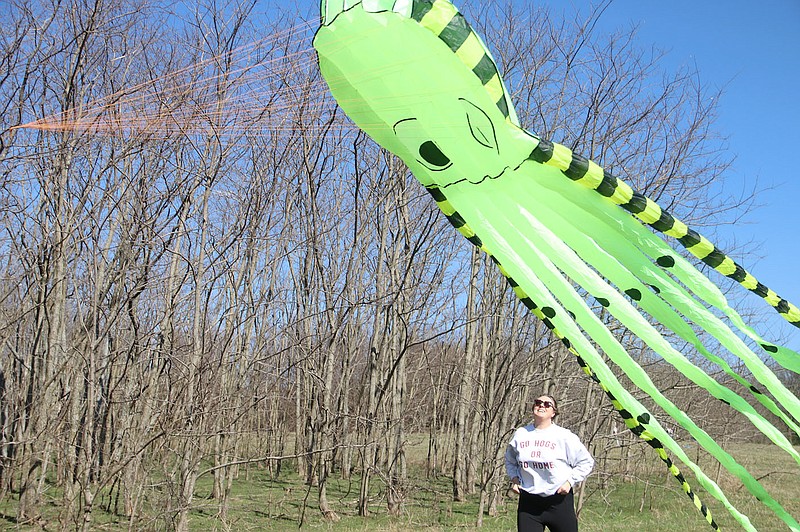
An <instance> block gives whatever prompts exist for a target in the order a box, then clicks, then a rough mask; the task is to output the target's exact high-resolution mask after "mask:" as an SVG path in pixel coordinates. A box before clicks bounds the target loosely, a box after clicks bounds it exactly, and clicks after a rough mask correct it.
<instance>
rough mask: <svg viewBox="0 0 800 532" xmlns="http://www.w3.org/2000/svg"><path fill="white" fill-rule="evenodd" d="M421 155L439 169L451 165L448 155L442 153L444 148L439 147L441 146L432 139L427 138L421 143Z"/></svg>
mask: <svg viewBox="0 0 800 532" xmlns="http://www.w3.org/2000/svg"><path fill="white" fill-rule="evenodd" d="M419 155H420V157H422V158H423V159H424V160H425V162H427V163H428V164H430V165H432V166H435V167H436V169H437V170H439V169H442V170H443V169H444V168H445V167H447V166H449V165H450V159H449V158H448V157H447V155H445V154H444V153H442V150H440V149H439V146H437V145H436V144H435V143H434V142H433V141H432V140H426V141H425V142H423V143H422V144H421V145H420V147H419Z"/></svg>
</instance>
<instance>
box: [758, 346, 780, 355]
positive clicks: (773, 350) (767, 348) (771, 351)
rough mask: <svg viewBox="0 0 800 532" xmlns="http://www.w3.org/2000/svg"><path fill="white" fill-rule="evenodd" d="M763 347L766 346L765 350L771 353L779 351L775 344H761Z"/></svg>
mask: <svg viewBox="0 0 800 532" xmlns="http://www.w3.org/2000/svg"><path fill="white" fill-rule="evenodd" d="M761 347H763V348H764V351H769V352H770V353H777V352H778V348H777V347H775V346H774V345H767V344H761Z"/></svg>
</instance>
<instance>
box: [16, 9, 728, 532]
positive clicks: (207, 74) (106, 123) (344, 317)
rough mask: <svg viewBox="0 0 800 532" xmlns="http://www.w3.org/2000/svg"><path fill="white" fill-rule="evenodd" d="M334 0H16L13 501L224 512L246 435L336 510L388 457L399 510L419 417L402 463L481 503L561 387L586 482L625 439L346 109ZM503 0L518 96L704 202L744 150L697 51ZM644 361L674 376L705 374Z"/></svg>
mask: <svg viewBox="0 0 800 532" xmlns="http://www.w3.org/2000/svg"><path fill="white" fill-rule="evenodd" d="M315 7H316V6H310V7H309V8H308V9H309V11H308V12H300V13H294V12H292V13H288V12H287V13H283V12H278V11H276V10H273V9H271V8H265V7H264V6H262V5H260V4H257V3H256V4H254V3H245V2H241V3H239V2H235V1H232V2H227V3H225V4H224V5H220V4H219V3H218V2H200V3H198V4H197V5H196V6H192V8H191V10H190V9H189V8H188V7H186V6H184V7H183V8H180V9H179V8H178V7H176V6H172V5H171V4H161V3H158V2H149V1H147V0H143V1H126V0H68V1H65V2H57V3H50V2H45V1H41V0H10V1H9V2H5V4H4V6H3V7H2V11H3V12H4V13H3V19H4V24H3V28H2V30H0V39H1V40H0V66H1V67H2V69H1V70H2V74H1V75H0V108H1V109H2V114H1V115H0V141H2V142H1V143H0V187H2V192H0V202H2V208H0V220H2V221H1V223H2V233H1V234H0V257H1V258H2V277H0V350H1V352H0V401H1V403H0V498H2V499H3V500H12V501H14V505H15V507H16V516H15V521H16V522H17V523H18V524H24V523H29V522H36V520H37V519H39V518H40V517H41V513H42V506H43V503H44V501H45V500H48V499H47V498H48V497H50V499H49V500H52V491H51V488H52V487H55V488H56V490H57V491H56V492H57V493H58V494H59V496H58V498H59V500H57V501H56V503H57V505H58V507H59V509H60V510H59V513H58V519H59V523H60V525H59V526H60V527H61V528H75V529H83V530H89V529H90V528H91V526H92V522H93V512H94V511H95V504H96V500H97V498H98V496H99V495H100V494H109V493H111V494H112V497H113V498H114V499H115V500H117V501H118V504H117V505H116V506H115V511H117V512H118V513H119V514H121V515H122V516H125V518H126V519H128V520H129V522H130V523H131V526H132V528H133V529H136V528H140V527H144V526H145V525H144V524H143V523H144V522H145V521H146V520H147V519H152V518H153V516H156V518H158V519H160V520H162V521H166V522H168V523H170V527H171V528H174V529H175V530H180V531H183V530H187V529H188V524H189V521H188V518H189V512H190V511H191V509H192V507H193V504H195V502H194V499H193V498H194V497H195V485H196V482H197V480H198V478H199V476H200V475H206V474H207V475H213V478H214V489H213V493H212V496H213V498H214V499H215V500H216V501H218V503H219V515H220V517H221V518H222V519H224V517H225V515H226V512H227V511H228V506H227V502H228V499H227V497H228V494H229V493H230V490H231V488H232V486H233V485H234V484H235V482H236V480H237V475H238V473H239V471H240V469H241V467H242V466H243V465H244V464H250V463H253V464H259V465H260V466H262V467H265V468H268V470H269V471H270V472H271V474H272V475H274V476H275V477H278V476H280V475H283V474H287V473H286V472H285V471H284V468H285V467H286V466H287V464H290V465H291V471H292V474H295V473H294V472H295V471H296V472H297V473H298V474H299V475H301V477H302V478H303V479H304V480H305V481H306V482H308V483H309V484H311V485H313V486H316V487H317V490H316V491H315V493H316V494H317V495H318V498H317V503H318V506H319V510H320V511H321V512H322V513H323V514H325V515H326V516H327V517H329V518H331V519H335V518H336V511H335V508H334V506H333V505H332V504H331V503H330V501H329V500H328V498H327V495H326V482H327V481H328V479H329V478H331V476H332V475H338V476H343V477H349V478H355V479H357V480H358V481H359V482H358V486H360V493H359V494H358V501H359V502H358V511H359V513H360V514H362V515H368V514H369V512H370V505H374V504H376V503H375V502H374V501H371V500H370V497H369V495H370V488H371V486H374V484H375V483H379V484H381V485H382V486H383V492H384V493H385V494H386V496H385V499H384V500H383V501H381V502H380V504H385V505H387V507H388V511H389V512H390V513H397V514H399V513H400V512H401V511H402V507H403V501H404V498H405V497H406V496H407V493H405V492H404V486H405V483H404V479H406V478H407V477H408V475H409V474H412V472H410V471H409V468H408V464H407V461H406V457H405V445H406V442H407V436H408V435H409V434H411V433H424V434H426V435H427V438H428V455H427V460H426V467H425V471H424V472H418V471H415V472H413V474H422V473H424V474H425V475H429V476H442V475H444V476H445V477H447V478H452V486H453V498H454V500H463V499H464V498H465V497H466V496H467V495H473V494H475V493H476V492H478V493H480V496H481V498H480V500H481V515H483V513H484V512H488V513H490V514H491V512H492V511H494V510H493V509H494V508H496V505H497V504H498V501H499V500H500V498H501V497H503V496H504V493H505V482H506V481H505V479H504V475H503V472H502V470H501V457H502V453H503V450H504V448H505V443H506V441H507V440H508V438H509V434H510V431H511V430H512V429H513V427H514V426H516V425H519V424H520V423H524V422H525V420H527V419H528V415H529V411H530V404H529V400H530V399H531V398H532V397H533V396H536V395H538V394H539V393H541V391H543V390H547V391H550V392H551V393H553V394H555V396H556V397H557V398H558V399H559V400H560V402H561V410H562V411H563V412H564V416H563V417H562V420H563V423H564V424H565V425H568V426H570V428H572V429H573V430H575V431H576V432H578V433H579V434H580V435H581V436H582V437H583V438H584V440H585V441H586V442H587V443H588V444H589V445H590V446H591V447H592V450H593V452H594V453H595V454H596V456H598V459H599V460H598V464H599V465H600V468H599V470H598V472H597V473H596V475H595V480H593V481H594V482H598V483H601V482H602V479H603V469H602V465H603V460H602V458H603V456H606V455H607V454H608V453H610V452H611V450H612V449H613V448H615V447H619V446H620V445H623V444H624V445H626V446H629V445H630V444H631V442H632V441H633V438H630V439H621V438H618V437H615V438H613V439H612V438H609V437H608V435H610V434H616V428H621V427H622V425H621V424H619V423H618V422H617V421H616V420H615V418H614V416H613V415H612V414H611V409H610V407H609V406H608V404H607V402H606V401H605V400H604V398H603V396H602V394H601V392H600V390H598V389H597V388H596V387H594V386H592V385H591V383H590V382H587V380H586V379H585V377H583V376H582V375H583V374H582V373H581V372H580V371H579V370H578V367H577V365H576V364H575V363H574V361H573V360H571V355H569V353H567V352H566V351H564V350H563V349H562V348H561V347H560V343H559V342H553V339H552V338H551V337H550V336H549V335H548V334H547V332H546V329H544V328H543V327H542V326H541V324H539V323H538V322H537V321H536V320H535V319H533V317H532V316H530V315H529V314H528V313H527V312H526V311H525V309H524V307H523V306H522V305H520V304H519V303H518V302H517V301H516V300H515V298H514V297H513V293H512V292H511V291H510V290H509V288H508V287H507V286H506V284H505V282H504V280H503V278H502V277H501V276H500V275H498V273H497V272H496V271H495V270H494V268H493V267H492V265H491V264H490V263H488V261H487V260H486V258H485V257H483V256H479V255H478V254H476V253H475V252H474V251H473V249H472V248H471V246H470V245H469V243H468V242H466V241H464V240H463V239H462V238H461V237H460V236H459V235H458V234H457V232H455V231H453V230H452V228H451V227H449V225H448V224H447V222H446V220H445V219H444V217H443V216H442V215H441V214H440V213H439V212H438V210H437V209H436V206H435V204H434V203H433V202H432V201H431V200H430V198H429V197H428V196H427V194H426V193H425V192H424V190H423V189H422V188H421V187H420V186H418V185H417V183H416V182H415V181H414V179H413V177H411V176H410V175H409V173H408V171H407V169H406V168H405V167H404V166H403V165H402V163H401V162H400V161H399V160H398V159H396V158H395V157H393V156H391V155H390V154H387V153H385V152H383V151H381V150H379V149H378V148H377V147H376V146H375V144H374V143H373V142H372V141H370V140H369V139H367V138H366V137H365V136H364V135H363V134H361V133H359V132H358V131H356V130H355V129H354V128H353V127H352V125H351V124H350V123H349V122H348V120H347V119H346V118H345V117H344V116H342V113H341V111H340V110H338V109H337V108H336V106H335V102H333V101H332V99H331V98H330V97H329V96H328V94H327V89H326V87H325V85H324V82H323V81H322V80H321V78H320V76H319V73H318V72H317V70H316V68H315V57H314V53H313V51H312V50H311V48H310V41H311V37H312V33H313V30H314V27H315V24H316V22H315V21H316V19H315V13H314V11H313V9H314V8H315ZM259 9H262V10H263V9H268V10H267V11H266V12H264V11H259ZM486 9H487V11H485V12H481V13H473V15H472V17H471V18H472V19H473V20H476V21H479V22H481V23H477V24H476V27H478V29H479V31H480V32H482V33H483V35H485V36H486V40H487V42H488V43H489V46H490V48H492V50H493V51H495V55H496V57H497V59H498V61H499V62H500V63H501V69H502V70H503V71H504V72H506V78H507V80H508V81H509V84H510V87H511V90H512V92H513V94H514V98H513V99H514V101H515V102H518V112H519V114H520V117H521V121H522V122H523V124H525V125H526V126H529V127H530V129H531V130H533V131H536V132H537V133H539V134H541V135H542V136H543V137H545V138H553V139H555V140H558V141H560V142H562V143H564V144H566V145H568V146H572V147H574V149H575V150H576V151H577V152H579V153H581V154H583V155H585V156H588V157H592V158H594V159H597V160H602V161H603V162H604V163H605V165H606V166H608V167H610V168H611V169H612V170H614V171H615V172H616V173H618V174H620V175H626V176H629V179H630V181H631V182H632V183H633V184H634V185H635V186H636V187H637V188H638V189H639V190H641V191H642V192H645V193H647V194H648V195H650V196H651V197H654V198H656V199H658V200H660V201H662V202H663V203H664V204H665V206H668V207H669V208H670V210H672V211H676V212H679V213H681V214H683V215H684V218H687V219H692V218H697V217H699V216H700V213H702V217H703V221H704V223H712V221H713V219H711V218H709V215H711V214H713V213H714V212H716V211H717V209H716V205H715V204H714V203H713V202H714V201H719V200H720V199H719V198H714V197H710V196H709V195H708V193H707V189H706V188H704V187H705V185H706V184H707V183H708V182H710V181H711V180H713V179H714V178H715V177H716V176H717V175H718V174H719V173H720V172H721V171H722V170H723V169H724V168H725V159H724V157H723V156H722V154H721V152H720V151H719V145H718V144H717V143H716V139H715V138H714V136H713V134H712V132H711V131H712V130H710V129H709V128H710V127H711V125H712V119H713V111H714V107H713V100H712V99H710V98H706V97H705V96H707V94H706V93H705V92H704V91H703V89H702V87H701V86H699V85H698V84H697V79H696V77H695V76H693V75H692V73H691V72H681V73H678V74H676V75H673V76H667V77H664V76H662V73H661V71H660V69H659V66H658V65H659V57H658V56H657V55H652V54H650V53H647V54H646V53H643V52H640V51H637V50H636V49H635V48H633V47H632V45H631V43H630V40H629V37H630V35H629V34H618V35H612V36H604V35H594V34H592V33H591V31H590V30H591V28H592V25H591V22H592V21H593V20H595V19H596V17H597V14H595V13H592V14H589V15H588V17H587V19H586V21H583V20H581V21H580V22H579V23H568V22H564V21H560V20H557V19H555V18H553V17H552V15H550V14H549V13H548V12H547V11H543V10H533V8H531V9H532V10H531V11H530V12H525V13H520V12H515V11H513V10H510V9H509V10H505V9H502V8H491V9H490V8H486ZM492 9H496V10H495V11H492ZM304 17H305V20H308V21H309V22H304V21H303V18H304ZM42 118H46V120H44V121H42V122H39V123H38V124H36V125H37V127H36V128H19V127H18V126H20V125H23V124H27V123H29V122H31V121H34V120H38V119H42ZM728 207H729V208H730V205H729V206H728ZM693 213H698V214H697V215H696V216H692V214H693ZM619 335H620V337H622V338H625V331H624V330H621V329H620V330H619ZM630 345H631V348H632V349H633V350H636V349H637V346H636V345H635V344H630ZM641 356H642V359H643V360H646V358H647V356H648V353H647V352H645V351H642V353H641ZM650 371H651V374H652V375H653V379H654V380H655V381H656V382H657V383H659V385H662V386H663V387H664V388H665V389H672V390H673V391H674V393H675V395H676V398H675V401H676V402H677V403H678V404H689V403H690V402H692V403H693V404H695V405H697V404H701V405H702V404H703V402H704V401H707V400H708V399H707V398H704V396H702V395H701V394H698V393H697V391H696V390H693V389H692V388H689V387H685V386H676V382H678V381H677V380H676V378H675V377H674V375H673V374H672V373H671V372H670V371H669V370H668V369H667V368H662V367H661V365H660V364H659V363H658V362H657V361H655V362H653V363H652V364H651V367H650ZM695 411H697V410H696V409H695ZM700 411H701V412H702V410H700ZM708 415H709V416H713V415H715V414H714V410H713V409H709V413H708ZM731 425H732V424H731ZM710 426H711V427H712V429H711V430H721V431H725V430H733V428H732V427H729V425H728V424H726V423H720V424H719V426H718V427H717V426H716V424H714V423H710ZM155 486H158V487H157V488H156V487H155ZM137 523H138V524H137Z"/></svg>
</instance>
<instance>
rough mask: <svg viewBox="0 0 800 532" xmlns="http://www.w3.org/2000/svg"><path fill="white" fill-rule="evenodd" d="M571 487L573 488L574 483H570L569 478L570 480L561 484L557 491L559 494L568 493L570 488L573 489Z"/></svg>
mask: <svg viewBox="0 0 800 532" xmlns="http://www.w3.org/2000/svg"><path fill="white" fill-rule="evenodd" d="M571 489H572V484H570V483H569V480H568V481H566V482H564V483H563V484H561V487H560V488H558V490H557V491H556V493H558V494H559V495H566V494H567V493H569V490H571Z"/></svg>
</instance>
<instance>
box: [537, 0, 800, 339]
mask: <svg viewBox="0 0 800 532" xmlns="http://www.w3.org/2000/svg"><path fill="white" fill-rule="evenodd" d="M536 1H537V2H539V3H540V4H542V5H546V6H549V7H550V8H551V9H552V12H553V14H555V15H558V14H562V13H563V14H565V15H567V16H571V15H574V13H575V11H576V9H582V10H584V11H585V10H586V7H585V6H586V4H587V2H583V1H578V0H536ZM601 22H602V23H601V25H600V31H603V32H610V31H612V30H614V29H628V28H630V27H631V26H632V25H636V26H638V34H637V35H638V37H637V40H638V44H639V46H640V47H643V48H646V49H649V48H650V47H652V46H656V47H657V48H659V49H662V50H664V51H666V52H667V53H668V55H667V58H666V62H665V63H664V66H665V67H666V68H677V67H678V66H681V65H689V66H693V67H694V68H696V69H697V70H698V71H699V73H700V79H701V82H702V83H703V84H704V85H706V86H707V87H709V88H720V89H723V90H724V94H723V96H722V98H721V100H720V101H719V116H718V120H717V122H716V126H717V130H718V132H719V133H720V134H721V135H723V136H726V137H728V142H729V144H728V145H729V149H730V152H731V154H732V155H735V157H736V159H735V161H734V164H733V167H732V168H731V170H730V172H728V173H727V175H726V176H725V180H726V183H725V188H726V190H730V191H734V190H740V189H742V188H743V187H744V186H745V185H746V183H747V182H752V181H754V180H757V181H758V184H759V186H760V187H761V188H765V189H767V190H764V191H763V192H761V193H760V194H759V195H758V200H757V203H759V204H760V205H761V207H760V208H758V209H757V210H756V211H754V212H752V213H751V214H750V215H749V216H747V217H746V219H745V220H744V221H743V223H740V224H738V225H737V227H736V231H737V232H738V235H737V241H748V240H753V241H754V242H757V243H759V251H758V255H759V256H760V258H758V257H748V258H746V259H745V260H743V261H742V262H743V266H745V267H746V268H747V269H748V270H750V271H751V272H752V273H753V274H754V275H755V276H756V277H757V278H758V279H759V280H760V281H761V282H763V283H764V284H766V285H767V286H769V287H770V288H772V289H773V290H775V291H776V292H777V293H778V294H780V295H781V296H783V297H784V298H786V299H788V300H789V301H792V302H793V303H795V304H796V305H800V282H798V270H800V268H799V267H798V264H799V263H800V248H799V245H800V237H799V236H798V231H800V228H798V224H797V220H798V219H799V218H800V172H799V171H798V170H800V168H798V167H800V165H798V164H797V162H796V160H797V154H798V152H800V129H798V128H800V31H798V28H800V1H798V0H764V1H762V2H759V3H757V4H754V3H752V2H745V1H743V0H727V1H722V0H694V1H691V2H690V1H687V0H673V1H671V2H661V1H655V0H614V2H612V4H611V5H610V6H609V8H608V9H607V10H606V11H605V13H604V14H603V16H602V19H601ZM723 249H724V248H723ZM712 275H713V274H712ZM778 323H781V325H782V320H780V318H778V320H776V321H775V323H771V324H761V326H758V327H757V328H758V329H759V332H762V333H764V334H765V336H767V337H770V336H771V334H768V331H770V330H771V329H772V328H773V327H775V326H776V324H778ZM781 328H782V329H783V331H784V332H785V333H788V334H790V336H791V338H790V339H789V340H788V341H787V342H785V345H788V346H789V347H793V348H794V349H795V350H798V349H800V330H797V329H795V328H793V327H781ZM795 331H797V332H795ZM773 332H774V330H773Z"/></svg>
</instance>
